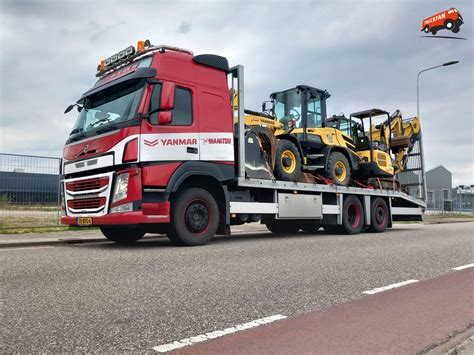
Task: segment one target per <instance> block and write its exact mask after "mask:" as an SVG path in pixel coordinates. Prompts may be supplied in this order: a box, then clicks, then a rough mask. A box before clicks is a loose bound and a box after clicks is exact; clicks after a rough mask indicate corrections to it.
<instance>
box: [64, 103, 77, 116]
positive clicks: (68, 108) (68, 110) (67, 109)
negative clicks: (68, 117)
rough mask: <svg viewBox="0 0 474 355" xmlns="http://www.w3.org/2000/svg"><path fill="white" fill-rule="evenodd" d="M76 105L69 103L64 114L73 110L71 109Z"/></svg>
mask: <svg viewBox="0 0 474 355" xmlns="http://www.w3.org/2000/svg"><path fill="white" fill-rule="evenodd" d="M74 106H76V105H74V104H72V105H69V106H68V107H67V108H66V109H65V110H64V114H66V113H69V112H71V110H72V109H73V108H74Z"/></svg>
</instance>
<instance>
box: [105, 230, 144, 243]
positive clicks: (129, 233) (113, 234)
mask: <svg viewBox="0 0 474 355" xmlns="http://www.w3.org/2000/svg"><path fill="white" fill-rule="evenodd" d="M100 231H101V232H102V234H103V235H104V237H106V238H107V239H108V240H111V241H113V242H116V243H120V244H132V243H135V242H136V241H137V240H139V239H141V238H143V236H144V235H145V232H144V231H143V230H141V229H140V228H132V227H101V228H100Z"/></svg>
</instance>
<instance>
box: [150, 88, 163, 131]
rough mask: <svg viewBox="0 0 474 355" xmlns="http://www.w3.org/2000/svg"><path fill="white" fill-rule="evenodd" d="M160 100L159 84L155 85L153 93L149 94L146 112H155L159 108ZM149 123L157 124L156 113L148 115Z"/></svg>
mask: <svg viewBox="0 0 474 355" xmlns="http://www.w3.org/2000/svg"><path fill="white" fill-rule="evenodd" d="M160 98H161V84H157V85H155V87H154V88H153V92H152V93H151V98H150V104H149V106H148V112H153V111H157V110H158V109H159V108H160ZM150 123H151V124H158V112H155V113H152V114H151V115H150Z"/></svg>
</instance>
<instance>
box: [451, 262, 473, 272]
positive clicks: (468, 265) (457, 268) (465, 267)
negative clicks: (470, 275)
mask: <svg viewBox="0 0 474 355" xmlns="http://www.w3.org/2000/svg"><path fill="white" fill-rule="evenodd" d="M470 267H474V263H472V264H467V265H462V266H458V267H453V268H452V269H451V270H457V271H459V270H464V269H468V268H470Z"/></svg>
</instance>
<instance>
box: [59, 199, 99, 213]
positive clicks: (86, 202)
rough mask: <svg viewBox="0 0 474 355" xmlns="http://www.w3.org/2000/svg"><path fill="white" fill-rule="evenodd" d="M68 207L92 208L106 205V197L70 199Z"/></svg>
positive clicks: (77, 208)
mask: <svg viewBox="0 0 474 355" xmlns="http://www.w3.org/2000/svg"><path fill="white" fill-rule="evenodd" d="M67 206H68V208H72V209H74V210H90V209H97V208H100V207H103V206H105V197H94V198H81V199H74V200H69V201H68V202H67Z"/></svg>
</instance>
